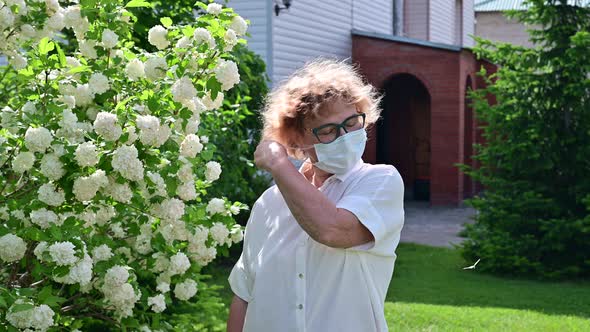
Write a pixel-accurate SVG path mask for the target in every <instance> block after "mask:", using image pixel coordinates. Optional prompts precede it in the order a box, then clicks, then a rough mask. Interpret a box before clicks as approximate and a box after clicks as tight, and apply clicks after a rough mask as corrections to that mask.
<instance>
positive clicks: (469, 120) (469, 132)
mask: <svg viewBox="0 0 590 332" xmlns="http://www.w3.org/2000/svg"><path fill="white" fill-rule="evenodd" d="M471 89H473V85H472V83H471V77H470V76H467V81H466V82H465V97H464V98H465V103H464V104H465V119H464V122H463V133H464V136H463V156H464V157H463V159H464V164H466V165H469V166H471V167H473V166H474V163H473V159H472V158H471V156H472V155H473V143H474V137H475V126H474V122H473V105H472V104H471V103H472V100H471V98H470V97H469V94H468V92H469V90H471ZM462 174H463V199H466V198H470V197H473V195H474V194H475V192H474V190H475V186H474V181H473V178H472V177H470V176H469V175H467V174H465V173H462Z"/></svg>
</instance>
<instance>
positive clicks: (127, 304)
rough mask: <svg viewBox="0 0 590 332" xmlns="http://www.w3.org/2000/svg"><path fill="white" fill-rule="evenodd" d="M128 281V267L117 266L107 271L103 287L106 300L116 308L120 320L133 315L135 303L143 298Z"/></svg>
mask: <svg viewBox="0 0 590 332" xmlns="http://www.w3.org/2000/svg"><path fill="white" fill-rule="evenodd" d="M128 279H129V271H128V270H127V267H124V266H120V265H116V266H113V267H111V268H110V269H108V270H107V273H106V275H105V277H104V284H103V286H102V292H103V294H104V296H105V298H106V300H107V301H108V302H109V303H110V304H111V305H112V306H114V307H115V312H116V313H117V316H119V317H120V318H125V317H129V316H131V315H133V308H134V307H135V303H136V302H137V301H139V299H140V298H141V292H140V291H139V290H135V289H134V288H133V285H131V284H130V283H128V282H127V280H128Z"/></svg>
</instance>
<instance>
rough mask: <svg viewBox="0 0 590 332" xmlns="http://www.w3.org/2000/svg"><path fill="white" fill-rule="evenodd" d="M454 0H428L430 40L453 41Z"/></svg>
mask: <svg viewBox="0 0 590 332" xmlns="http://www.w3.org/2000/svg"><path fill="white" fill-rule="evenodd" d="M455 1H456V0H436V1H430V41H432V42H438V43H444V44H454V43H455V23H454V22H455Z"/></svg>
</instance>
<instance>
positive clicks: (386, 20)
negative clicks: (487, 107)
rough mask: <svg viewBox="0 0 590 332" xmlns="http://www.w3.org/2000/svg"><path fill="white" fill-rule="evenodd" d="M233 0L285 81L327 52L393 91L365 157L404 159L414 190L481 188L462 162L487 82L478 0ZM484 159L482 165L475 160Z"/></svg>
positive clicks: (445, 195)
mask: <svg viewBox="0 0 590 332" xmlns="http://www.w3.org/2000/svg"><path fill="white" fill-rule="evenodd" d="M283 3H284V1H282V0H276V1H275V0H231V1H230V2H229V6H231V7H233V8H234V9H235V10H236V11H237V12H238V13H239V14H240V15H242V16H243V17H245V18H246V19H249V20H250V21H251V27H250V30H249V32H250V34H251V37H250V38H249V45H250V47H251V49H252V50H254V51H255V52H256V53H258V54H259V55H261V56H262V58H263V59H264V60H265V61H266V63H267V65H268V74H269V77H270V78H271V80H272V82H271V84H272V85H274V84H278V83H280V82H281V81H282V80H284V79H285V78H287V77H288V76H289V75H290V74H291V73H292V72H293V71H294V70H296V69H297V68H299V67H300V66H301V65H303V64H304V63H305V62H306V61H308V60H310V59H313V58H316V57H318V56H324V57H336V58H341V59H349V60H350V61H352V62H353V63H355V64H358V65H359V68H360V70H361V72H362V73H363V75H364V76H365V77H366V79H367V80H368V81H369V82H370V83H372V84H373V85H374V86H375V87H377V88H378V89H379V90H380V91H381V92H382V93H383V94H384V98H383V104H382V108H383V113H382V119H381V120H380V121H379V122H378V124H377V125H376V126H374V127H373V128H372V130H370V132H369V141H368V143H367V149H366V151H365V155H364V156H363V159H364V160H365V161H366V162H371V163H387V164H392V165H394V166H395V167H396V168H397V169H398V171H399V172H400V174H401V175H402V177H403V179H404V184H405V192H406V196H407V198H408V199H423V200H428V201H429V202H430V204H431V205H460V204H461V202H462V200H463V199H464V198H467V197H471V196H472V195H474V194H475V193H476V192H478V191H479V190H481V188H480V186H478V184H476V183H473V181H472V180H471V179H470V178H469V177H467V176H465V175H464V174H462V173H461V172H460V170H459V169H458V167H457V166H455V164H456V163H470V164H473V161H472V160H471V153H472V149H471V145H472V144H473V143H476V142H481V134H480V133H479V132H477V131H476V129H477V127H478V126H477V124H476V120H475V116H474V114H473V111H472V110H471V108H470V107H469V103H468V101H467V100H466V90H467V89H469V88H471V89H474V88H477V87H478V86H482V84H483V80H479V79H478V78H477V77H476V75H475V73H476V72H477V71H479V68H480V67H481V66H486V67H488V68H489V69H490V70H493V65H492V64H489V63H487V62H485V61H483V60H480V61H478V60H476V59H475V57H474V56H473V54H472V53H471V51H470V47H471V46H473V44H474V40H473V34H474V29H475V26H474V19H475V13H474V8H473V5H474V4H473V0H464V1H462V0H436V1H433V0H411V1H410V0H390V1H385V0H373V1H369V0H342V1H335V0H325V1H312V0H292V1H290V7H289V9H288V10H281V11H280V12H279V14H278V15H276V13H275V11H274V7H275V6H276V5H279V6H281V7H282V6H283V5H284V4H283ZM475 166H476V165H475Z"/></svg>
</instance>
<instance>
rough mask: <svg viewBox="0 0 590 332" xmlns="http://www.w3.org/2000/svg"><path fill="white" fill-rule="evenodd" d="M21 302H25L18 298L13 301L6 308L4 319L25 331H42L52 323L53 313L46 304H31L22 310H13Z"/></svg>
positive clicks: (21, 303)
mask: <svg viewBox="0 0 590 332" xmlns="http://www.w3.org/2000/svg"><path fill="white" fill-rule="evenodd" d="M23 304H25V302H24V301H23V300H21V299H18V300H16V301H15V302H14V305H13V306H11V307H10V308H9V309H8V312H7V313H6V320H7V321H8V322H9V323H10V324H12V326H14V327H16V328H19V329H22V330H26V331H33V330H35V331H41V332H44V331H47V329H49V328H50V327H51V326H53V325H54V321H53V316H54V315H55V313H54V312H53V310H51V308H50V307H49V306H48V305H46V304H41V305H39V306H33V305H32V308H31V309H25V310H22V311H15V310H14V307H15V306H17V305H23Z"/></svg>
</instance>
